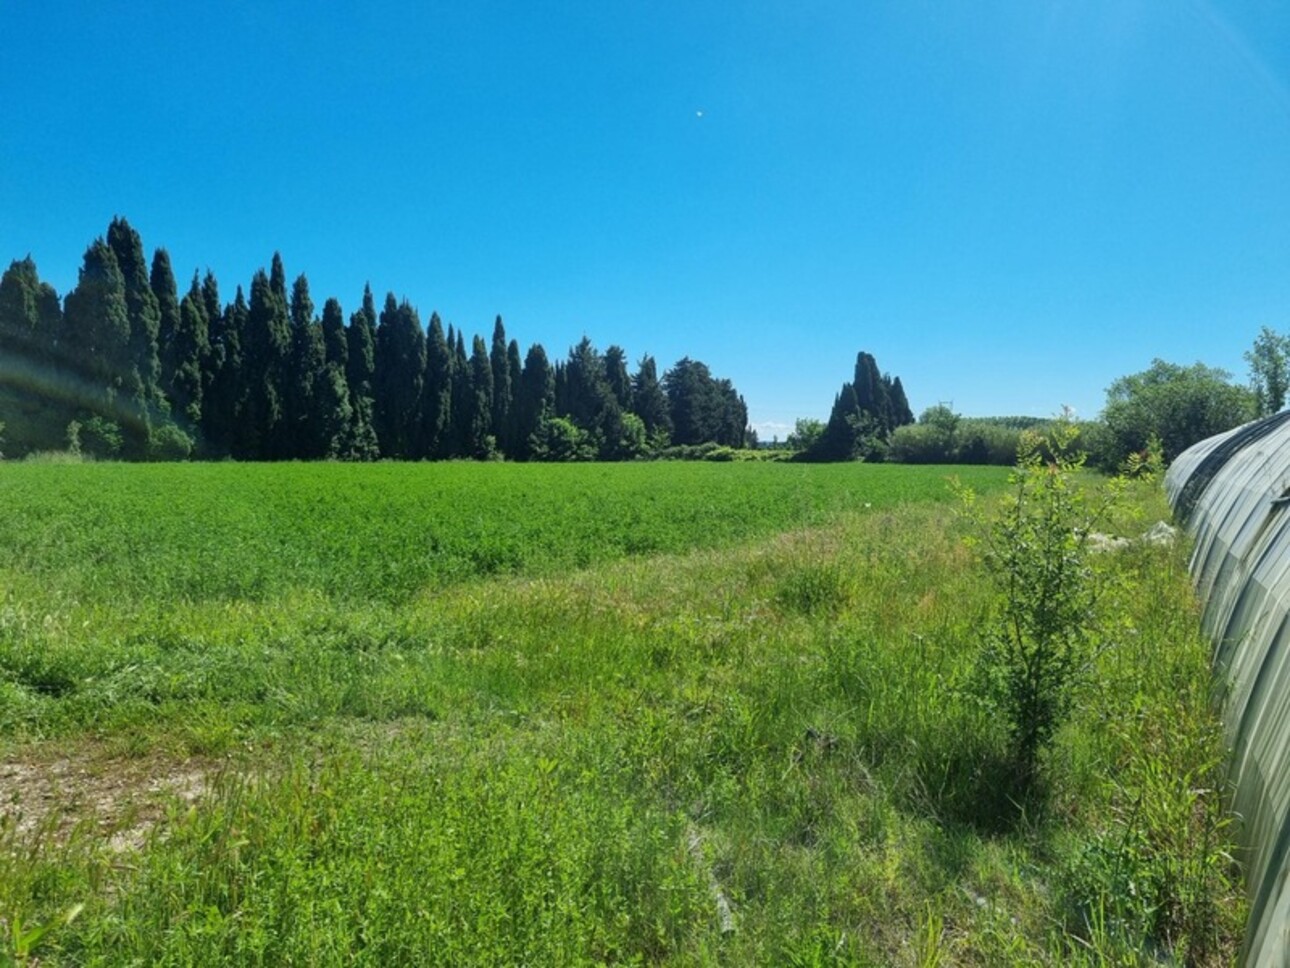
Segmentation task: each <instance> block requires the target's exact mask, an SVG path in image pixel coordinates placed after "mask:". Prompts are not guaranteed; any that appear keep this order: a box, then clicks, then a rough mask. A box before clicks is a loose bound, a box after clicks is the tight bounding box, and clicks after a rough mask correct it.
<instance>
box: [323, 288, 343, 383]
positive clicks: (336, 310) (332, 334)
mask: <svg viewBox="0 0 1290 968" xmlns="http://www.w3.org/2000/svg"><path fill="white" fill-rule="evenodd" d="M322 342H323V362H324V363H325V364H327V365H328V366H337V367H339V368H340V372H341V375H344V374H345V371H346V370H347V369H348V367H349V341H348V340H347V339H346V337H345V311H344V310H343V309H341V305H340V300H338V299H335V298H330V299H328V300H327V301H326V302H325V303H323V311H322Z"/></svg>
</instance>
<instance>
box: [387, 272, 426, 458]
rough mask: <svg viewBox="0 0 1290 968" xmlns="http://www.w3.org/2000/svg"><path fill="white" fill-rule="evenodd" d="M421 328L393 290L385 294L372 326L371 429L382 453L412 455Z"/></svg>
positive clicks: (422, 352)
mask: <svg viewBox="0 0 1290 968" xmlns="http://www.w3.org/2000/svg"><path fill="white" fill-rule="evenodd" d="M425 368H426V341H425V331H424V330H422V328H421V320H420V319H419V318H418V317H417V312H416V310H415V309H413V308H412V306H411V305H409V304H408V301H407V300H406V299H405V300H403V302H402V303H398V302H396V301H395V299H394V293H389V294H388V295H387V296H386V298H385V308H384V309H383V310H382V311H381V316H380V321H379V323H378V324H377V327H376V383H375V387H374V389H375V391H376V393H375V400H376V412H375V418H376V419H375V429H376V437H377V440H379V441H380V444H381V453H382V454H383V455H384V456H386V457H394V458H398V459H400V460H406V459H408V458H410V457H415V456H416V453H415V445H416V443H417V441H418V438H419V437H420V432H419V429H418V424H419V423H420V417H421V390H422V386H423V384H424V382H425Z"/></svg>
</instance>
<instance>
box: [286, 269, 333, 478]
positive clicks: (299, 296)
mask: <svg viewBox="0 0 1290 968" xmlns="http://www.w3.org/2000/svg"><path fill="white" fill-rule="evenodd" d="M289 315H290V319H291V355H290V359H289V361H288V364H287V371H286V376H287V382H286V387H285V389H286V415H287V426H288V428H289V429H288V450H287V453H288V455H289V456H291V457H297V458H300V459H303V460H312V459H315V458H319V457H324V456H326V454H327V451H328V448H329V446H330V445H331V441H330V440H328V439H327V435H326V433H325V432H324V430H323V428H322V423H321V422H320V420H319V413H318V409H317V408H316V407H315V401H314V391H315V390H316V389H317V387H318V384H319V380H320V378H321V374H322V371H323V367H324V366H325V365H326V349H325V347H324V345H323V334H322V327H321V326H320V325H319V324H318V321H317V319H315V318H314V301H313V299H312V298H311V297H310V295H309V280H308V279H307V278H305V275H304V273H301V274H300V275H299V276H297V277H296V281H295V282H294V283H292V286H291V307H290V312H289Z"/></svg>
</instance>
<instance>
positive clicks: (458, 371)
mask: <svg viewBox="0 0 1290 968" xmlns="http://www.w3.org/2000/svg"><path fill="white" fill-rule="evenodd" d="M448 345H449V347H451V348H452V374H451V375H452V408H451V417H452V424H451V427H452V430H451V433H450V440H451V450H450V453H449V456H451V457H469V456H470V453H471V451H470V441H471V413H472V410H471V408H472V406H473V405H474V404H473V400H472V393H473V391H472V390H471V380H470V357H468V356H467V355H466V340H465V338H464V337H463V336H462V334H461V331H460V330H458V331H457V332H456V334H454V333H453V330H452V327H451V326H449V327H448Z"/></svg>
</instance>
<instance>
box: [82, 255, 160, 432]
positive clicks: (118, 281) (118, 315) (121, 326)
mask: <svg viewBox="0 0 1290 968" xmlns="http://www.w3.org/2000/svg"><path fill="white" fill-rule="evenodd" d="M64 322H65V332H66V339H67V346H68V358H70V359H74V360H77V361H78V367H77V371H76V372H75V373H74V374H72V375H71V379H72V382H73V385H74V386H75V389H76V399H75V403H76V404H77V406H76V407H75V409H76V410H77V411H78V414H79V415H78V420H79V422H80V423H81V424H82V426H86V427H88V426H91V425H94V426H97V427H101V428H102V429H101V432H96V433H95V434H93V439H94V440H96V441H99V442H101V445H102V446H100V447H96V446H94V445H90V446H89V447H88V448H87V449H89V450H90V451H91V452H94V451H95V450H97V451H98V452H97V453H95V456H100V457H117V456H119V453H118V446H117V443H119V442H121V438H122V434H121V430H120V428H122V427H129V433H130V439H131V441H132V442H133V445H132V446H133V447H135V448H137V447H139V446H142V445H141V443H140V442H141V441H146V440H147V437H148V431H149V422H148V414H147V408H146V405H145V403H144V401H143V400H142V395H141V392H140V386H139V379H138V370H137V369H136V367H135V359H134V353H133V348H132V346H131V340H130V335H131V327H130V316H129V311H128V309H127V306H126V298H125V278H124V277H123V276H122V275H121V268H120V266H118V265H117V261H116V255H115V254H114V253H113V251H112V249H111V247H109V246H108V245H107V243H105V242H104V241H103V240H102V239H97V240H95V242H94V243H93V244H91V245H90V247H89V249H87V250H86V252H85V260H84V264H83V265H82V266H81V270H80V275H79V277H78V279H77V282H76V288H75V289H73V290H72V291H71V292H69V293H68V294H67V301H66V306H65V309H64ZM82 418H83V419H82ZM129 456H139V454H138V453H137V451H136V452H133V453H131V454H130V455H129Z"/></svg>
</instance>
